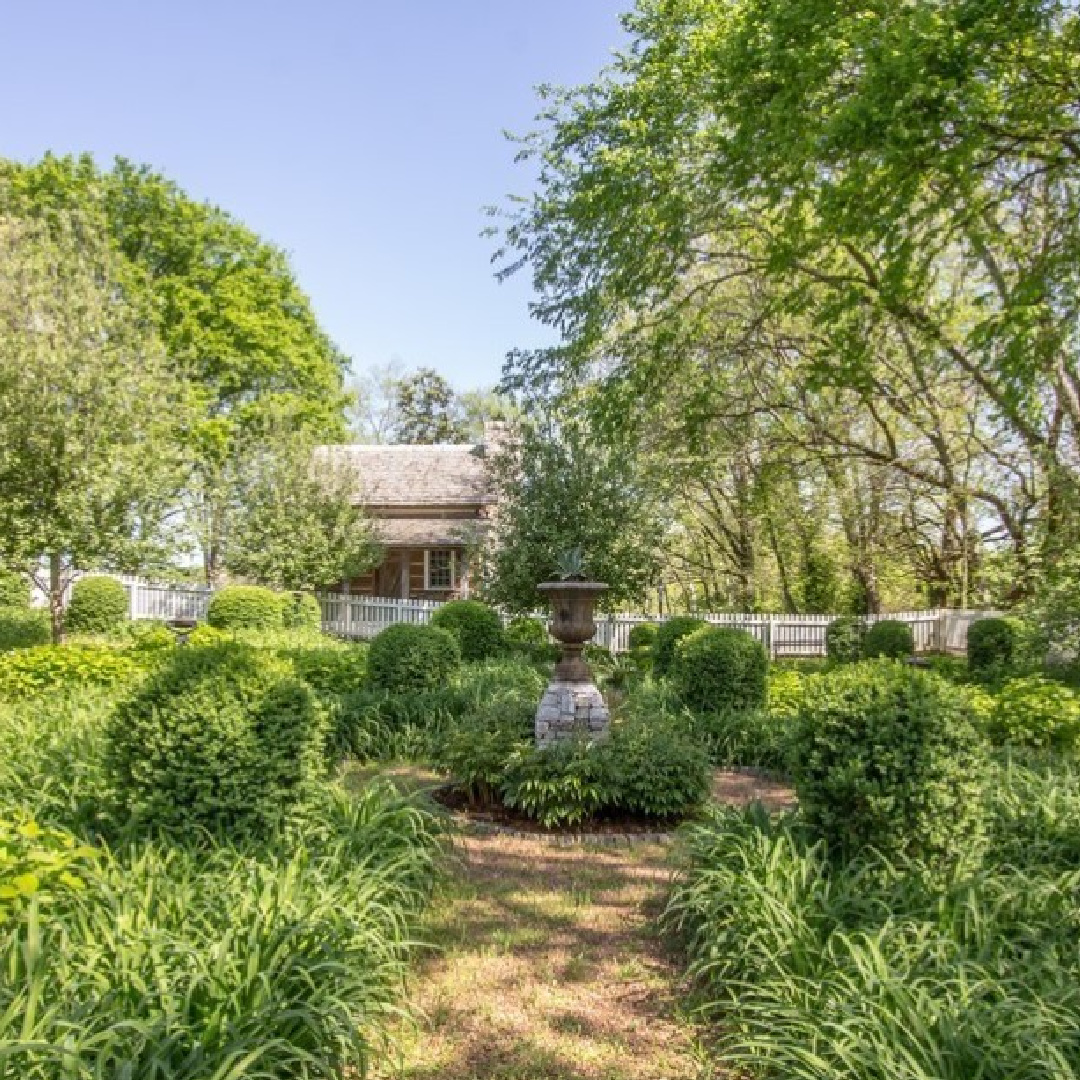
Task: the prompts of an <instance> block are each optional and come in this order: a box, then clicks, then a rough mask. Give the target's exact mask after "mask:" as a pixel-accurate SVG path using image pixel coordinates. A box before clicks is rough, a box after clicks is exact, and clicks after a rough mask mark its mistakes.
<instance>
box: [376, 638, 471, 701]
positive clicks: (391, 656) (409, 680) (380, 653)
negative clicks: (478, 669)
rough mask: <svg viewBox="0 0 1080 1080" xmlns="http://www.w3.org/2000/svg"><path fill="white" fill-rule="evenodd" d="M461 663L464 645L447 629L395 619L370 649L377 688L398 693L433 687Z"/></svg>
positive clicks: (444, 679) (447, 677) (432, 688)
mask: <svg viewBox="0 0 1080 1080" xmlns="http://www.w3.org/2000/svg"><path fill="white" fill-rule="evenodd" d="M460 663H461V649H460V647H459V646H458V643H457V639H456V638H455V637H454V635H453V634H451V633H450V632H449V631H448V630H443V629H440V628H439V627H437V626H418V625H414V624H411V623H396V624H395V625H393V626H388V627H387V628H386V629H385V630H382V631H380V632H379V633H378V634H377V635H376V637H375V639H374V640H373V641H372V643H371V648H370V651H369V653H368V672H369V675H370V679H371V685H372V686H374V687H375V688H376V689H380V690H389V691H393V692H396V693H407V692H416V691H423V690H434V689H435V688H436V687H438V686H441V685H442V684H444V683H445V682H446V681H447V679H449V678H450V676H451V675H453V673H454V672H455V671H456V670H457V668H458V665H459V664H460Z"/></svg>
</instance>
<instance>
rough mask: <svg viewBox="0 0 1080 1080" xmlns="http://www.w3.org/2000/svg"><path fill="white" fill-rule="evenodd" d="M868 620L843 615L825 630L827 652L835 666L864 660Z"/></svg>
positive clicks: (856, 616)
mask: <svg viewBox="0 0 1080 1080" xmlns="http://www.w3.org/2000/svg"><path fill="white" fill-rule="evenodd" d="M865 639H866V620H865V619H863V618H861V617H860V616H858V615H841V616H840V618H839V619H833V621H832V622H831V623H829V625H828V626H827V627H826V628H825V652H826V653H827V655H828V657H829V659H830V660H831V661H832V662H833V663H834V664H854V663H856V662H857V661H859V660H861V659H862V658H863V651H864V643H865Z"/></svg>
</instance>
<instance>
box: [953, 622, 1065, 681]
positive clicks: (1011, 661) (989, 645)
mask: <svg viewBox="0 0 1080 1080" xmlns="http://www.w3.org/2000/svg"><path fill="white" fill-rule="evenodd" d="M967 652H968V668H969V669H970V670H971V672H972V674H973V675H978V676H981V677H993V676H996V675H1008V674H1012V673H1017V672H1025V671H1030V670H1033V669H1035V668H1038V667H1039V666H1040V665H1041V664H1042V661H1043V659H1044V658H1045V653H1046V649H1045V647H1044V646H1043V643H1042V641H1041V640H1040V636H1039V633H1038V631H1037V630H1036V629H1035V628H1034V627H1032V626H1029V625H1028V624H1027V623H1025V622H1024V621H1023V620H1022V619H1016V618H1011V617H1005V618H993V619H979V620H978V621H977V622H974V623H972V624H971V626H969V627H968V635H967Z"/></svg>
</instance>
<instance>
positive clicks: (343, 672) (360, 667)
mask: <svg viewBox="0 0 1080 1080" xmlns="http://www.w3.org/2000/svg"><path fill="white" fill-rule="evenodd" d="M281 655H282V656H283V657H284V658H285V659H286V660H288V661H289V662H290V663H291V664H292V666H293V670H295V672H296V674H297V675H299V676H300V678H301V679H303V680H304V682H306V683H307V684H308V685H309V686H310V687H312V689H314V690H315V692H316V693H317V694H319V695H320V696H322V697H326V698H330V697H334V696H338V695H341V694H352V693H355V692H357V691H359V690H361V689H362V688H363V685H364V679H365V676H366V675H367V648H366V646H364V645H346V646H341V647H338V648H335V647H333V646H329V645H328V646H322V647H316V648H310V649H304V648H290V649H282V650H281Z"/></svg>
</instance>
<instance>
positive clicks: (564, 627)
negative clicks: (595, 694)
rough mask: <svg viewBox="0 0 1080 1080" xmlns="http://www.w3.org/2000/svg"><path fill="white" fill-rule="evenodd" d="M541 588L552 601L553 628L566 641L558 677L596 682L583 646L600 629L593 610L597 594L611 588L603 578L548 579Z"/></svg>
mask: <svg viewBox="0 0 1080 1080" xmlns="http://www.w3.org/2000/svg"><path fill="white" fill-rule="evenodd" d="M537 590H538V591H539V592H541V593H542V594H543V595H544V596H546V597H547V598H548V600H549V601H550V603H551V623H550V630H551V635H552V637H554V638H555V640H556V641H558V642H559V643H560V644H561V645H562V659H560V661H559V663H558V666H557V667H556V668H555V678H556V679H561V680H562V681H563V682H592V672H590V671H589V667H588V665H587V664H586V663H585V661H584V660H582V658H581V650H582V649H583V648H584V646H585V644H586V643H587V642H589V641H591V640H592V638H593V635H594V634H595V633H596V622H595V620H594V619H593V612H594V611H595V609H596V601H597V598H598V597H600V596H603V594H604V593H606V592H607V590H608V586H607V585H605V584H604V583H603V582H600V581H545V582H544V583H543V584H542V585H537Z"/></svg>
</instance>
